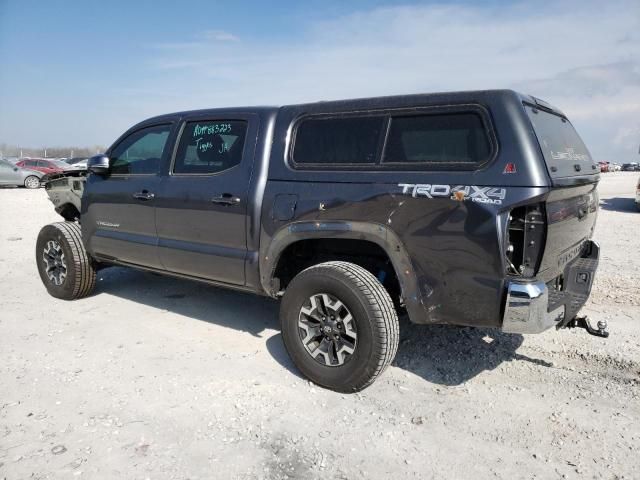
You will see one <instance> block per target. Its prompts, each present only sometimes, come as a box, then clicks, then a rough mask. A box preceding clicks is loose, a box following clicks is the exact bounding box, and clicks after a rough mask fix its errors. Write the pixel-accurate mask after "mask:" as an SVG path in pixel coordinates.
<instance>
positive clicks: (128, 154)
mask: <svg viewBox="0 0 640 480" xmlns="http://www.w3.org/2000/svg"><path fill="white" fill-rule="evenodd" d="M171 130H172V125H171V124H169V123H165V124H158V125H151V126H146V127H144V128H141V129H138V130H135V131H133V132H131V133H129V134H128V135H127V136H125V137H124V138H123V139H122V140H120V141H119V142H118V143H117V144H116V145H115V146H114V147H113V148H112V149H111V151H110V152H109V159H110V168H109V174H108V175H106V176H98V175H95V174H92V175H89V177H88V179H87V185H86V188H85V192H86V193H85V195H84V197H83V199H82V208H83V211H82V230H83V236H84V237H85V242H88V246H89V251H90V252H91V253H92V254H94V255H97V256H99V257H105V258H108V259H115V260H118V261H121V262H126V263H131V264H135V265H142V266H145V267H152V268H162V265H161V263H160V260H159V258H158V251H157V244H158V235H157V232H156V223H155V211H156V197H157V195H158V192H159V189H160V165H161V164H162V163H163V159H164V160H166V157H167V155H168V151H169V150H170V149H169V148H168V147H167V145H168V143H169V141H168V140H169V136H170V133H171Z"/></svg>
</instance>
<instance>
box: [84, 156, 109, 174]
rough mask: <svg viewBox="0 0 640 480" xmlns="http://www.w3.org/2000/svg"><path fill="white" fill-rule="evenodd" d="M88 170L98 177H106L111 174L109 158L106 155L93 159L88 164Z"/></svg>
mask: <svg viewBox="0 0 640 480" xmlns="http://www.w3.org/2000/svg"><path fill="white" fill-rule="evenodd" d="M87 170H89V171H90V172H91V173H95V174H96V175H106V174H107V173H109V157H107V156H106V155H104V154H100V155H96V156H95V157H91V158H90V159H89V161H88V162H87Z"/></svg>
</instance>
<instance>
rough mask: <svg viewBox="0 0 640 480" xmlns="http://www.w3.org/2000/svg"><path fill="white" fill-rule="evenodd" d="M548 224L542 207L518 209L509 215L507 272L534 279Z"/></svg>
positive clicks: (530, 206) (532, 206)
mask: <svg viewBox="0 0 640 480" xmlns="http://www.w3.org/2000/svg"><path fill="white" fill-rule="evenodd" d="M545 230H546V223H545V217H544V209H543V207H542V205H540V204H537V205H529V206H525V207H518V208H514V209H513V210H511V212H510V213H509V224H508V230H507V248H506V257H507V271H508V273H509V274H510V275H519V276H523V277H532V276H533V275H534V274H535V273H536V271H537V269H538V266H539V263H540V258H541V256H542V250H543V247H544V239H545V234H546V232H545Z"/></svg>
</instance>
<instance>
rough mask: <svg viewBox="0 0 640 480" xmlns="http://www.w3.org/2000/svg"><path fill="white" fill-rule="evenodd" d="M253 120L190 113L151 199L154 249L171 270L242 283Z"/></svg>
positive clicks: (220, 280)
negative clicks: (153, 200) (155, 232)
mask: <svg viewBox="0 0 640 480" xmlns="http://www.w3.org/2000/svg"><path fill="white" fill-rule="evenodd" d="M257 130H258V121H257V118H256V117H254V116H252V115H246V114H245V115H242V114H239V115H231V116H227V117H225V118H215V117H214V118H212V117H210V116H208V117H190V118H187V119H186V121H185V122H184V124H183V125H182V133H181V134H180V138H179V140H178V147H177V149H176V152H175V158H174V159H173V161H172V162H171V165H170V167H169V172H168V175H167V176H164V177H163V179H162V186H161V188H160V194H159V196H158V200H157V203H156V205H157V211H156V225H157V228H158V247H159V248H158V252H159V255H160V260H161V261H162V264H163V266H164V267H165V268H166V269H167V270H169V271H172V272H177V273H181V274H185V275H189V276H193V277H200V278H205V279H209V280H215V281H218V282H223V283H228V284H234V285H243V284H244V282H245V276H244V266H245V258H246V256H247V231H246V229H247V226H246V223H247V219H246V216H247V204H248V202H249V201H250V199H249V198H247V192H248V189H249V180H250V178H251V171H252V168H253V156H254V151H255V143H256V142H255V139H256V136H257Z"/></svg>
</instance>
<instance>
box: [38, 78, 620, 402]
mask: <svg viewBox="0 0 640 480" xmlns="http://www.w3.org/2000/svg"><path fill="white" fill-rule="evenodd" d="M88 170H89V172H90V173H89V174H88V176H86V177H83V176H77V177H71V178H68V177H63V178H61V179H59V180H53V181H51V182H50V183H49V186H48V187H47V188H48V189H49V190H48V192H49V193H50V195H51V196H52V199H53V201H54V202H56V203H57V204H56V208H57V210H58V211H59V212H60V213H61V214H62V215H63V216H64V217H65V219H66V220H68V221H66V222H61V223H56V224H52V225H48V226H45V227H44V228H43V229H42V231H41V232H40V235H39V237H38V242H37V250H36V258H37V264H38V269H39V272H40V276H41V278H42V281H43V282H44V284H45V286H46V288H47V289H48V291H49V293H50V294H51V295H53V296H54V297H57V298H63V299H68V300H71V299H75V298H80V297H84V296H87V295H89V294H90V293H91V292H92V291H93V289H94V287H95V278H96V273H95V272H96V270H97V269H98V268H101V267H104V266H109V265H124V266H130V267H134V268H140V269H144V270H148V271H153V272H158V273H163V274H168V275H173V276H176V277H180V278H186V279H193V280H198V281H203V282H208V283H210V284H213V285H217V286H222V287H228V288H234V289H238V290H244V291H249V292H253V293H256V294H260V295H267V296H271V297H282V302H281V311H280V320H281V327H282V335H283V339H284V343H285V346H286V348H287V350H288V352H289V354H290V355H291V358H292V359H293V361H294V362H295V364H296V365H297V366H298V368H299V369H300V370H301V371H302V372H303V373H304V374H305V375H306V376H307V377H308V378H310V379H311V380H313V381H314V382H316V383H318V384H320V385H323V386H325V387H328V388H331V389H335V390H339V391H345V392H352V391H357V390H360V389H362V388H364V387H366V386H367V385H369V384H371V383H372V382H373V381H374V380H375V378H376V377H377V376H378V375H380V373H381V372H382V371H383V370H384V369H385V368H386V367H387V366H388V365H389V364H390V363H391V361H392V360H393V358H394V356H395V353H396V350H397V348H398V337H399V328H400V327H399V323H398V316H397V313H398V312H406V313H407V314H408V317H409V319H410V320H411V321H412V322H414V323H419V324H426V325H429V324H452V325H466V326H474V327H495V328H499V329H502V330H503V331H505V332H511V333H538V332H542V331H544V330H546V329H548V328H551V327H556V328H562V327H583V328H585V329H587V330H588V331H589V332H590V333H592V334H596V335H601V336H606V335H607V334H608V332H606V326H605V325H602V324H601V325H599V326H598V328H592V327H591V325H590V324H589V322H588V321H587V319H586V318H584V317H578V311H579V310H580V308H581V307H582V306H583V305H584V303H585V302H586V300H587V298H588V296H589V293H590V290H591V285H592V282H593V278H594V275H595V272H596V268H597V265H598V257H599V247H598V245H597V244H596V243H595V242H593V241H592V240H591V237H592V235H593V230H594V226H595V222H596V216H597V211H598V193H597V189H596V187H597V184H598V181H599V169H598V167H597V165H596V163H594V161H593V159H592V158H591V155H590V154H589V152H588V150H587V148H586V147H585V145H584V144H583V142H582V140H581V139H580V137H579V136H578V134H577V133H576V131H575V129H574V128H573V126H572V125H571V123H570V122H569V120H568V119H567V117H566V116H565V115H564V114H563V113H562V112H561V111H559V110H558V109H557V108H555V107H553V106H551V105H549V104H548V103H546V102H544V101H542V100H540V99H537V98H534V97H531V96H527V95H522V94H519V93H516V92H513V91H508V90H494V91H475V92H459V93H446V94H425V95H407V96H397V97H381V98H368V99H358V100H345V101H331V102H319V103H311V104H304V105H290V106H284V107H256V108H225V109H210V110H198V111H190V112H180V113H174V114H168V115H162V116H159V117H155V118H151V119H148V120H145V121H143V122H141V123H139V124H138V125H135V126H134V127H132V128H131V129H130V130H128V131H127V132H126V133H124V134H123V135H122V136H121V137H120V138H119V139H118V140H117V141H116V142H115V143H114V144H113V146H111V147H110V148H109V150H108V151H107V152H106V153H105V154H104V155H99V156H97V157H94V158H92V159H91V160H90V161H89V164H88ZM65 191H66V193H64V192H65ZM65 195H66V197H65ZM63 197H65V198H69V199H71V200H70V201H69V202H66V203H65V201H64V200H61V199H62V198H63ZM74 220H77V221H74Z"/></svg>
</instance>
